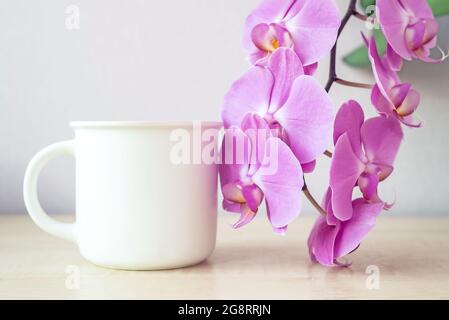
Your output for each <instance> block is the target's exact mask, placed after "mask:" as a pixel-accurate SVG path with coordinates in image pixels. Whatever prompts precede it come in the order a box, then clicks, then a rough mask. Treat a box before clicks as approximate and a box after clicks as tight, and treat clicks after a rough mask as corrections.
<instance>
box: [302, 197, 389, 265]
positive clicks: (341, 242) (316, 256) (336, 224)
mask: <svg viewBox="0 0 449 320" xmlns="http://www.w3.org/2000/svg"><path fill="white" fill-rule="evenodd" d="M331 199H332V191H331V189H328V191H327V193H326V195H325V199H324V201H323V202H324V203H323V207H324V208H326V212H327V215H326V216H319V217H318V219H317V220H316V222H315V225H314V226H313V229H312V231H311V233H310V235H309V239H308V241H307V245H308V247H309V255H310V259H311V260H312V261H313V262H318V263H320V264H322V265H324V266H333V265H338V266H348V265H349V264H344V263H341V262H339V261H338V259H340V258H341V257H344V256H346V255H348V254H349V253H351V252H353V251H354V250H356V249H357V248H358V247H359V245H360V243H361V241H362V240H363V239H364V238H365V237H366V236H367V234H368V233H369V232H370V231H371V230H372V229H373V227H374V225H375V223H376V219H377V217H378V216H379V214H380V213H381V212H382V208H383V203H382V202H374V203H370V202H368V201H367V200H365V199H363V198H360V199H356V200H354V201H352V202H351V210H352V212H353V214H352V217H351V218H350V219H349V220H346V221H339V220H338V219H336V217H335V216H334V213H333V210H332V201H331Z"/></svg>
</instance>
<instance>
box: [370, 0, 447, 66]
mask: <svg viewBox="0 0 449 320" xmlns="http://www.w3.org/2000/svg"><path fill="white" fill-rule="evenodd" d="M376 6H377V18H378V19H379V22H380V25H381V27H382V31H383V32H384V34H385V37H386V38H387V41H388V43H389V45H390V46H391V48H392V49H393V50H394V52H393V51H392V50H390V51H388V52H387V55H394V54H395V53H396V54H398V55H399V56H401V57H402V58H403V59H405V60H409V61H410V60H412V59H420V60H422V61H425V62H439V61H441V59H440V60H435V59H432V58H430V57H429V55H430V50H431V49H432V48H434V47H435V46H436V45H437V34H438V29H439V27H438V23H437V21H436V20H435V17H434V16H433V13H432V9H431V8H430V6H429V4H428V3H427V1H426V0H377V2H376Z"/></svg>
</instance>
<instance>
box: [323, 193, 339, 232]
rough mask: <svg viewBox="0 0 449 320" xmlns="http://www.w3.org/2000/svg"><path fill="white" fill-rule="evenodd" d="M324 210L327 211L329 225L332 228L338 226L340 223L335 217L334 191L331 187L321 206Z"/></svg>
mask: <svg viewBox="0 0 449 320" xmlns="http://www.w3.org/2000/svg"><path fill="white" fill-rule="evenodd" d="M321 205H322V207H323V209H324V210H325V211H326V220H327V224H328V225H331V226H336V225H337V224H338V223H339V221H338V219H337V218H336V217H335V216H334V210H333V209H332V189H331V188H330V187H329V188H327V191H326V193H325V195H324V198H323V203H322V204H321Z"/></svg>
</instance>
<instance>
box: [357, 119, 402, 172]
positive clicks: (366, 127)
mask: <svg viewBox="0 0 449 320" xmlns="http://www.w3.org/2000/svg"><path fill="white" fill-rule="evenodd" d="M361 135H362V143H363V146H364V149H365V154H366V156H367V158H368V159H369V161H370V162H371V163H379V164H383V165H387V166H393V163H394V160H395V158H396V155H397V153H398V151H399V147H400V145H401V142H402V139H403V137H404V134H403V131H402V128H401V126H400V124H399V122H398V121H397V120H396V119H394V118H391V117H388V118H386V117H383V116H379V117H376V118H371V119H369V120H367V121H366V122H365V123H364V124H363V126H362V129H361Z"/></svg>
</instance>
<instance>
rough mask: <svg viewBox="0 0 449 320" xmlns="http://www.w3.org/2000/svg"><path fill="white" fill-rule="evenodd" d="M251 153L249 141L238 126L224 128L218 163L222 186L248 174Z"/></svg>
mask: <svg viewBox="0 0 449 320" xmlns="http://www.w3.org/2000/svg"><path fill="white" fill-rule="evenodd" d="M250 154H251V142H250V141H249V139H248V137H247V136H246V135H245V133H244V132H243V131H242V130H241V129H240V128H238V127H231V128H229V129H227V130H225V135H224V137H223V142H222V146H221V151H220V159H221V163H220V165H219V168H218V169H219V174H220V182H221V186H222V188H223V187H224V186H225V185H227V184H229V183H234V182H236V181H240V180H242V179H243V178H245V177H246V176H247V175H248V171H249V164H250Z"/></svg>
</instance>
